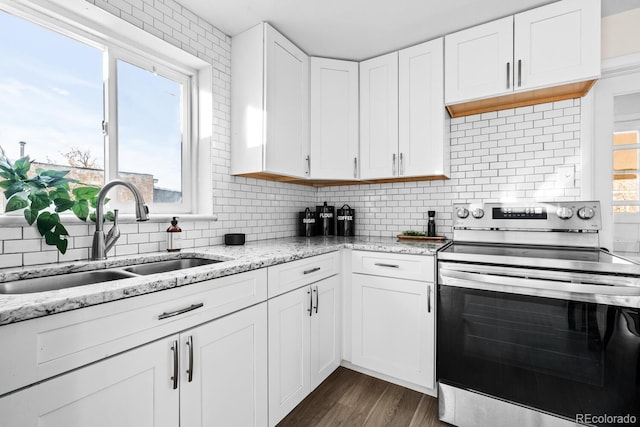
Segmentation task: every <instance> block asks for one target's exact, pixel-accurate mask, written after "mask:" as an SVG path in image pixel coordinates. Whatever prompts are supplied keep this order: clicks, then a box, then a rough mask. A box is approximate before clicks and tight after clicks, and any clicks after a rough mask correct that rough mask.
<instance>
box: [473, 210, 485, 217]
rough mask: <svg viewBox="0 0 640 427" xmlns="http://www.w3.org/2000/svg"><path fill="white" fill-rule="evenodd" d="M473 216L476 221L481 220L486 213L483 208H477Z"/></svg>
mask: <svg viewBox="0 0 640 427" xmlns="http://www.w3.org/2000/svg"><path fill="white" fill-rule="evenodd" d="M471 215H472V216H473V217H474V218H476V219H480V218H482V217H483V216H484V211H483V210H482V209H481V208H475V209H474V210H472V211H471Z"/></svg>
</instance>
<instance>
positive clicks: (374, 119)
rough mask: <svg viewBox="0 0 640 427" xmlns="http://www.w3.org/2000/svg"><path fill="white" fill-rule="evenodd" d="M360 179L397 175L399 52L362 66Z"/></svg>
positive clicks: (366, 62)
mask: <svg viewBox="0 0 640 427" xmlns="http://www.w3.org/2000/svg"><path fill="white" fill-rule="evenodd" d="M360 159H361V162H360V163H361V164H360V178H362V179H375V178H391V177H394V176H396V175H397V173H398V52H392V53H389V54H387V55H383V56H379V57H377V58H373V59H369V60H368V61H364V62H361V63H360Z"/></svg>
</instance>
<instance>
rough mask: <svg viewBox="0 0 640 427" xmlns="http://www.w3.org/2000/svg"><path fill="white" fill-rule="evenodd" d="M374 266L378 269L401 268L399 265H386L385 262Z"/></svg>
mask: <svg viewBox="0 0 640 427" xmlns="http://www.w3.org/2000/svg"><path fill="white" fill-rule="evenodd" d="M374 265H376V266H378V267H389V268H400V266H399V265H398V264H386V263H384V262H376V263H375V264H374Z"/></svg>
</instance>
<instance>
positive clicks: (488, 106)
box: [447, 80, 596, 118]
mask: <svg viewBox="0 0 640 427" xmlns="http://www.w3.org/2000/svg"><path fill="white" fill-rule="evenodd" d="M595 83H596V80H586V81H583V82H577V83H568V84H564V85H560V86H554V87H549V88H544V89H536V90H530V91H527V92H518V93H512V94H509V95H503V96H498V97H495V98H487V99H479V100H476V101H469V102H463V103H460V104H454V105H447V111H449V115H450V116H451V117H452V118H456V117H464V116H470V115H472V114H480V113H487V112H489V111H500V110H507V109H509V108H517V107H526V106H528V105H534V104H543V103H545V102H553V101H563V100H565V99H573V98H582V97H583V96H585V95H586V94H587V93H588V92H589V90H591V88H592V87H593V85H594V84H595Z"/></svg>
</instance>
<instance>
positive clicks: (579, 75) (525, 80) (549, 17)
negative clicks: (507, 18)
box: [514, 0, 600, 90]
mask: <svg viewBox="0 0 640 427" xmlns="http://www.w3.org/2000/svg"><path fill="white" fill-rule="evenodd" d="M514 28H515V50H514V51H515V56H514V66H515V76H516V79H515V81H514V87H515V89H516V90H518V89H523V90H525V89H526V90H529V89H534V88H537V87H542V86H549V85H553V84H561V83H568V82H572V81H578V80H586V79H589V78H594V77H598V76H599V75H600V1H599V0H565V1H561V2H557V3H553V4H550V5H546V6H543V7H539V8H536V9H532V10H529V11H527V12H523V13H519V14H517V15H515V27H514Z"/></svg>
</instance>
